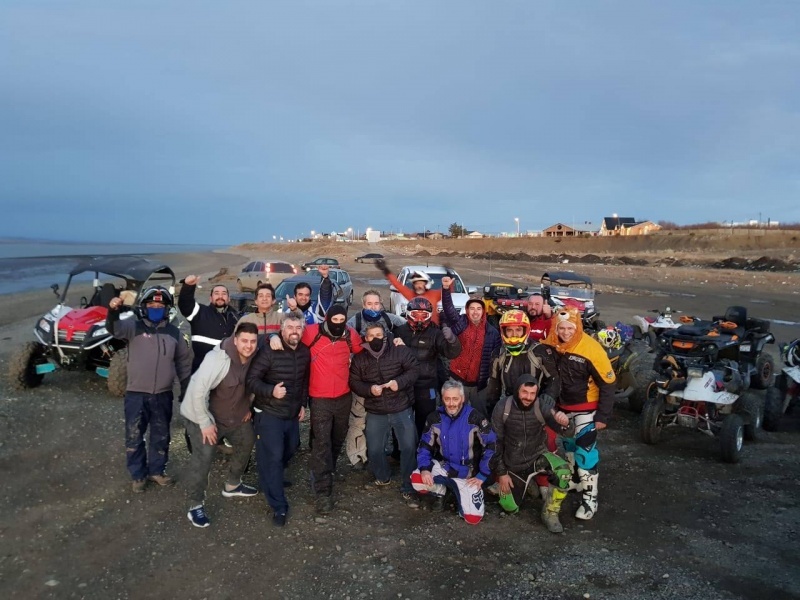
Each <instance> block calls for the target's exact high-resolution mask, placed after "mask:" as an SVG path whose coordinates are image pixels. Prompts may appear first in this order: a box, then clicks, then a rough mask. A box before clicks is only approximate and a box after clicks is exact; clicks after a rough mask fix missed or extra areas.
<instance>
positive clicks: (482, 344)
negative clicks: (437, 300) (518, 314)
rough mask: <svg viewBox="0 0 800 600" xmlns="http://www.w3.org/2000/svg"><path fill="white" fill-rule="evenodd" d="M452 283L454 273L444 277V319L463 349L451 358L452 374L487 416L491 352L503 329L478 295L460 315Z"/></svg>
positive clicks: (472, 402) (470, 399)
mask: <svg viewBox="0 0 800 600" xmlns="http://www.w3.org/2000/svg"><path fill="white" fill-rule="evenodd" d="M451 285H453V279H452V278H451V277H442V310H443V317H444V323H445V324H446V325H447V326H448V327H450V329H452V330H453V333H454V334H455V335H457V336H458V339H459V341H460V342H461V347H462V348H463V350H462V351H461V354H459V355H458V357H457V358H455V359H454V360H452V361H450V377H452V378H453V379H455V380H456V381H460V382H461V384H462V385H463V386H464V395H465V397H466V400H467V403H468V404H469V405H471V406H472V407H473V408H474V409H475V410H477V411H479V412H480V414H482V415H483V416H485V417H486V416H488V411H487V410H486V384H487V381H488V380H489V372H490V369H491V365H492V354H493V353H494V352H495V350H497V349H498V348H499V347H500V333H499V332H498V331H497V329H495V328H494V327H492V326H491V324H490V323H489V321H488V320H487V319H486V307H485V306H484V304H483V301H482V300H480V299H479V298H470V299H469V300H467V305H466V307H465V310H466V313H467V314H466V315H460V314H459V313H458V311H457V310H456V307H455V306H454V305H453V296H452V294H451V292H450V286H451Z"/></svg>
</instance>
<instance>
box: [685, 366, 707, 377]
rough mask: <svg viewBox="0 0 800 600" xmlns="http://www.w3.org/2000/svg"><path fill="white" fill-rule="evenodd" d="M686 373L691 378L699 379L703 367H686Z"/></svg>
mask: <svg viewBox="0 0 800 600" xmlns="http://www.w3.org/2000/svg"><path fill="white" fill-rule="evenodd" d="M686 375H688V376H689V378H691V379H700V378H701V377H702V376H703V369H698V368H697V367H689V368H688V369H686Z"/></svg>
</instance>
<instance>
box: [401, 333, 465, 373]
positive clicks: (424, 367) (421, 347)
mask: <svg viewBox="0 0 800 600" xmlns="http://www.w3.org/2000/svg"><path fill="white" fill-rule="evenodd" d="M395 337H399V338H400V339H401V340H403V343H404V344H405V345H406V348H409V349H411V350H413V351H414V354H415V355H416V357H417V362H419V378H418V379H417V383H416V384H415V387H417V388H438V387H439V379H438V374H437V367H438V363H439V357H440V356H443V357H445V358H455V357H456V356H458V355H459V354H461V342H460V341H459V340H458V338H457V337H455V336H452V339H453V341H452V342H448V341H447V338H446V337H445V333H444V332H443V331H442V330H441V329H439V328H438V327H436V326H435V325H430V326H428V327H426V328H425V329H424V330H422V331H414V330H413V329H411V327H409V326H408V324H405V325H401V326H400V327H397V328H396V329H395Z"/></svg>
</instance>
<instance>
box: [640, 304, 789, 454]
mask: <svg viewBox="0 0 800 600" xmlns="http://www.w3.org/2000/svg"><path fill="white" fill-rule="evenodd" d="M774 341H775V337H774V336H773V335H772V334H771V333H769V321H765V320H762V319H752V318H747V311H746V309H745V308H744V307H741V306H732V307H730V308H728V310H727V311H726V313H725V316H724V317H714V320H713V321H699V320H698V321H695V322H694V323H693V324H692V325H682V326H681V327H678V328H677V329H672V330H669V331H666V332H665V333H663V334H662V335H661V337H660V338H659V340H658V343H659V354H658V355H657V358H656V361H655V365H654V369H655V371H656V374H657V375H656V378H655V379H654V380H653V381H651V382H650V384H649V385H648V387H647V391H646V400H645V403H644V408H643V409H642V420H641V429H640V433H641V437H642V441H644V442H645V443H646V444H655V443H657V442H658V441H659V439H660V437H661V432H662V430H663V429H664V428H667V427H673V426H678V427H686V428H689V429H694V430H697V431H700V432H702V433H704V434H706V435H708V436H712V437H713V436H717V437H719V441H720V447H721V451H722V460H723V461H725V462H730V463H735V462H738V461H739V458H740V456H741V451H742V445H743V441H744V440H745V439H747V440H753V439H755V438H756V437H757V436H758V433H759V429H760V428H761V424H762V422H763V419H764V403H763V401H762V399H761V397H760V396H758V395H756V394H754V393H752V392H748V391H747V390H748V389H749V388H750V387H754V388H762V389H763V388H766V387H769V386H770V385H771V384H772V382H773V380H774V376H775V373H774V364H773V361H772V357H771V356H769V354H767V352H766V351H765V346H766V345H767V344H770V343H773V342H774Z"/></svg>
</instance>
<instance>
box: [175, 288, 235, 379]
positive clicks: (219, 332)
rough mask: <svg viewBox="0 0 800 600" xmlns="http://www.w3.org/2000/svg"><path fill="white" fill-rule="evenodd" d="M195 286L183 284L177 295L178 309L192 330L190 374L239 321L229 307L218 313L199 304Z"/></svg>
mask: <svg viewBox="0 0 800 600" xmlns="http://www.w3.org/2000/svg"><path fill="white" fill-rule="evenodd" d="M196 288H197V286H196V285H186V284H183V286H182V287H181V291H180V293H179V294H178V309H179V310H180V311H181V314H182V315H183V316H184V317H186V320H187V321H189V326H190V327H191V329H192V350H193V351H194V360H193V361H192V373H194V372H195V371H196V370H197V368H198V367H199V366H200V363H201V362H203V359H204V358H205V356H206V354H207V353H208V352H209V350H211V349H212V348H214V347H216V346H218V345H219V343H220V342H221V341H222V340H223V339H225V338H226V337H231V336H232V335H233V332H234V330H235V329H236V323H237V322H238V321H239V313H237V312H236V311H235V310H233V309H232V308H231V307H230V306H226V307H225V310H223V311H218V310H217V309H216V308H214V307H213V306H209V305H208V304H200V303H199V302H197V301H196V300H195V299H194V293H195V290H196Z"/></svg>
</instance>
